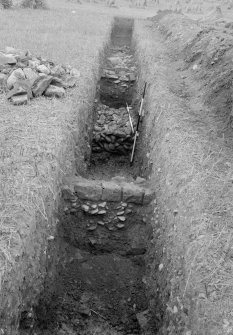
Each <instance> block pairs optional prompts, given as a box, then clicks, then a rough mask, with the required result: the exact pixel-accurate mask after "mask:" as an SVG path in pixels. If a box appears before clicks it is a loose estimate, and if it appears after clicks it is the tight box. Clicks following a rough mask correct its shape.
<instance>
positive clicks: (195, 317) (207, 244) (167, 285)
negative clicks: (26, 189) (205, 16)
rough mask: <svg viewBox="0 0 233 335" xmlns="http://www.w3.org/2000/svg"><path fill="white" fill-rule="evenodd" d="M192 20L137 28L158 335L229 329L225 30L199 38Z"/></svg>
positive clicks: (171, 18) (231, 161) (232, 324)
mask: <svg viewBox="0 0 233 335" xmlns="http://www.w3.org/2000/svg"><path fill="white" fill-rule="evenodd" d="M148 26H150V28H149V27H148ZM194 26H195V24H194V23H193V22H189V20H186V19H184V18H182V17H181V16H179V15H174V14H173V15H167V16H166V17H164V19H161V20H160V21H159V23H158V25H156V24H155V25H154V24H151V23H149V22H148V23H146V24H144V23H138V24H137V26H136V39H137V41H138V52H139V55H140V57H141V59H142V60H141V62H142V64H143V68H142V76H143V77H144V78H145V79H146V80H147V81H148V84H149V87H150V90H149V92H148V100H147V103H148V105H147V108H148V119H147V135H148V137H149V139H150V143H149V147H150V149H149V151H150V156H149V157H150V163H151V164H153V172H152V176H151V178H152V183H153V184H154V185H156V186H157V195H158V199H159V200H158V207H157V208H155V226H154V234H155V239H154V250H155V251H154V252H152V254H153V259H154V260H153V262H152V269H153V270H154V272H153V271H152V272H151V273H150V276H149V279H148V280H149V282H150V285H151V291H153V290H154V291H153V292H156V290H157V292H158V295H157V297H158V298H159V300H158V301H159V302H160V303H164V306H162V305H160V306H156V304H155V306H154V309H155V311H156V313H157V314H156V313H155V317H158V318H162V320H163V322H162V323H163V328H162V329H160V331H161V334H196V335H201V334H208V335H209V334H213V335H220V334H221V335H222V334H231V333H232V329H233V321H232V320H233V318H232V292H233V287H232V277H233V267H232V212H233V209H232V200H233V198H232V185H231V184H232V166H233V157H232V128H231V125H229V122H228V120H229V115H227V114H229V110H230V107H231V105H232V100H231V95H230V94H229V87H231V86H229V85H228V71H230V72H231V67H230V66H229V59H231V58H232V55H231V53H232V48H230V51H229V52H227V51H226V50H228V49H227V45H228V41H229V40H230V39H231V32H227V31H226V30H225V28H224V26H223V27H222V30H221V31H219V29H220V28H216V27H215V29H214V31H213V36H212V38H210V37H209V36H210V35H208V34H207V32H206V34H207V35H205V34H203V35H198V36H199V37H198V38H197V34H198V31H199V30H203V27H196V28H195V27H194ZM151 28H152V29H151ZM195 29H196V30H195ZM206 31H208V30H206ZM161 33H162V34H161ZM211 33H212V30H211ZM223 36H224V37H223ZM220 40H221V48H226V50H225V51H224V52H223V53H222V54H221V55H219V56H218V55H216V52H217V51H218V50H219V49H220V43H219V41H220ZM207 42H208V43H207ZM230 45H231V44H230ZM185 47H186V48H185ZM198 52H200V55H199V56H197V53H198ZM214 54H215V56H213V55H214ZM229 55H231V56H230V57H228V56H229ZM186 56H189V57H187V58H186ZM192 56H194V57H192ZM212 57H216V59H215V62H216V63H213V64H214V66H213V64H212V65H211V60H212ZM191 59H192V60H191ZM152 64H153V66H152ZM194 65H196V66H197V69H198V70H197V71H196V70H195V68H196V67H195V66H194ZM193 66H194V67H193ZM223 67H224V71H223V70H222V68H223ZM213 82H214V85H213ZM152 92H153V93H152ZM210 92H211V93H212V96H211V97H212V99H207V97H209V95H210ZM210 100H211V101H210ZM151 138H152V139H153V140H151ZM157 217H158V218H159V219H157ZM160 264H163V269H162V271H158V270H157V269H158V268H159V266H160ZM153 286H154V289H152V288H153ZM163 307H165V308H164V314H163V312H162V311H163ZM181 319H182V321H181Z"/></svg>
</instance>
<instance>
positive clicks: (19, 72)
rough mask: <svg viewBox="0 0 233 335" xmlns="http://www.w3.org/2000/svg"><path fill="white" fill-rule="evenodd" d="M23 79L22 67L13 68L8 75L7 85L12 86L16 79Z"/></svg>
mask: <svg viewBox="0 0 233 335" xmlns="http://www.w3.org/2000/svg"><path fill="white" fill-rule="evenodd" d="M22 79H25V74H24V72H23V70H22V69H16V70H14V71H13V72H12V73H11V75H10V76H9V77H8V79H7V87H8V88H9V89H11V88H13V87H14V84H15V83H16V82H17V81H18V80H22Z"/></svg>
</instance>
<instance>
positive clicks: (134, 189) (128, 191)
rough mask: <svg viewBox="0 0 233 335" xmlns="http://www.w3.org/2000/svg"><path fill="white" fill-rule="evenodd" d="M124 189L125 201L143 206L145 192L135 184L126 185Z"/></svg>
mask: <svg viewBox="0 0 233 335" xmlns="http://www.w3.org/2000/svg"><path fill="white" fill-rule="evenodd" d="M122 187H123V199H122V200H123V201H125V202H132V203H134V204H140V205H142V200H143V195H144V191H143V189H142V188H141V187H140V186H138V185H135V184H133V183H124V184H122Z"/></svg>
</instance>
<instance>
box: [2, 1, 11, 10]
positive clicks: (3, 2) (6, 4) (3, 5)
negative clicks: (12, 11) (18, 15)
mask: <svg viewBox="0 0 233 335" xmlns="http://www.w3.org/2000/svg"><path fill="white" fill-rule="evenodd" d="M12 5H13V3H12V0H0V8H1V7H2V8H4V9H8V8H11V7H12Z"/></svg>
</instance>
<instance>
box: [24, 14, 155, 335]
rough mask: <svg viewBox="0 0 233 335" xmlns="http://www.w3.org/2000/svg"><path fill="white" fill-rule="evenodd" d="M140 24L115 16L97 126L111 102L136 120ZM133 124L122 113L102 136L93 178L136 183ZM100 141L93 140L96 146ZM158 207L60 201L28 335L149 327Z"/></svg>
mask: <svg viewBox="0 0 233 335" xmlns="http://www.w3.org/2000/svg"><path fill="white" fill-rule="evenodd" d="M132 30H133V21H132V20H128V19H115V25H114V27H113V31H112V36H111V45H110V46H109V47H108V49H107V51H106V55H105V62H104V68H103V69H102V78H101V80H100V82H99V85H98V88H97V94H96V100H95V101H96V103H95V107H94V110H93V113H94V115H95V116H96V117H94V129H95V127H98V126H99V125H100V122H98V120H99V119H98V118H97V116H98V111H99V110H100V108H103V105H104V106H107V107H106V108H111V113H112V114H113V116H114V115H116V114H118V115H119V112H120V113H121V111H122V113H126V109H125V107H126V103H127V104H128V105H129V106H131V110H130V113H131V115H132V118H133V119H134V118H136V110H137V104H136V103H135V98H136V95H135V92H136V75H137V73H136V65H135V59H134V55H133V51H132V45H131V39H132ZM106 108H105V110H106ZM105 114H106V113H105ZM102 119H103V117H102ZM120 119H121V117H120ZM113 122H114V117H113ZM102 123H103V122H102ZM102 123H101V124H102ZM126 123H127V124H128V121H126ZM125 125H126V124H125V122H123V124H122V125H121V124H120V122H118V119H117V121H116V124H113V126H114V129H113V133H111V134H107V135H102V137H103V141H104V144H105V145H102V144H101V143H102V142H101V141H100V145H99V151H100V152H96V150H95V152H94V150H93V153H92V155H91V160H90V164H89V168H88V170H87V171H86V173H85V177H86V178H89V179H104V180H109V179H111V178H112V177H116V176H117V177H118V178H119V177H120V178H125V180H127V182H129V181H133V180H134V178H136V177H138V176H139V170H140V167H139V166H138V160H139V158H138V157H140V155H139V151H138V150H137V151H136V158H135V160H134V164H133V166H130V164H129V161H130V152H131V150H132V144H131V143H132V141H131V139H132V140H133V134H132V133H131V132H130V131H129V133H128V132H127V131H128V130H127V129H126V130H125V131H126V132H124V129H125ZM107 139H109V140H107ZM111 139H112V142H111V141H110V140H111ZM110 142H111V146H110V145H109V144H110ZM96 143H97V142H94V141H93V145H95V147H97V144H96ZM98 143H99V142H98ZM124 143H125V144H124ZM123 145H124V147H123ZM120 146H121V147H122V150H121V151H120V150H119V147H120ZM93 148H94V147H93ZM111 148H114V150H113V149H111ZM112 151H114V152H112ZM85 206H86V207H91V208H93V210H92V211H93V213H92V212H91V213H87V212H86V211H84V210H83V208H85ZM97 206H98V208H99V207H101V206H102V207H103V212H104V213H106V209H107V214H105V215H104V218H103V219H102V218H101V217H100V216H99V215H94V214H95V212H96V211H97V210H96V208H97ZM150 211H151V209H150V207H149V206H143V207H142V206H141V205H135V204H132V203H122V202H116V203H115V202H114V203H113V202H112V203H111V202H107V203H106V202H104V203H103V202H102V203H97V202H94V201H84V202H83V201H80V200H79V199H78V198H74V199H71V203H69V202H66V201H65V200H64V201H63V202H62V203H61V204H60V211H59V222H60V223H59V225H58V232H57V236H56V237H55V241H56V243H55V244H54V245H53V246H51V250H50V253H49V255H50V256H49V257H50V258H51V261H50V264H48V275H47V278H46V281H45V291H44V293H43V294H42V295H41V299H40V303H39V305H38V306H36V307H35V308H32V310H31V311H25V312H24V313H23V314H22V318H21V323H20V327H21V334H37V335H38V334H47V335H52V334H56V335H57V334H59V335H62V334H64V335H65V334H70V335H73V334H103V333H104V334H117V333H120V334H139V333H141V331H142V329H144V330H145V329H147V331H149V329H150V322H149V318H150V317H149V314H150V312H149V310H148V301H147V295H146V290H145V284H144V279H143V278H144V274H145V270H146V263H145V254H146V252H147V248H148V244H149V241H150V240H151V237H152V230H151V224H150V216H151V215H150ZM97 212H98V211H97ZM96 214H98V213H96ZM54 258H55V261H54V260H53V259H54ZM53 264H55V267H54V265H53Z"/></svg>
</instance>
